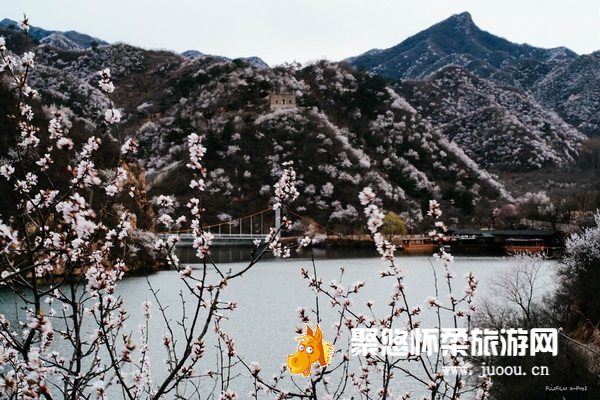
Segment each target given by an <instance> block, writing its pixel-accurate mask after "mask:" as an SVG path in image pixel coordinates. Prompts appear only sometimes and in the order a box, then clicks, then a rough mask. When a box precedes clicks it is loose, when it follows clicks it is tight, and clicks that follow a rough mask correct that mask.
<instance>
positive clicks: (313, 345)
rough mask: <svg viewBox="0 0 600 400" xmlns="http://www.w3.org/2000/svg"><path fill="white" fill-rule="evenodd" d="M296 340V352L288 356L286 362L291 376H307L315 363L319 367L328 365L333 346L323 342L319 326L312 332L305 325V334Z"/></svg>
mask: <svg viewBox="0 0 600 400" xmlns="http://www.w3.org/2000/svg"><path fill="white" fill-rule="evenodd" d="M296 340H299V341H300V344H299V345H298V351H297V352H296V353H295V354H292V355H289V356H288V361H287V366H288V369H289V370H290V372H291V373H292V374H302V375H304V376H309V375H310V369H311V367H312V365H313V363H315V362H318V363H319V365H320V366H321V367H324V366H326V365H329V362H330V361H331V356H332V355H333V345H332V344H331V343H329V342H326V341H325V340H323V332H321V327H319V324H317V325H316V327H315V330H314V331H313V330H312V329H311V328H310V326H308V324H306V333H305V334H304V336H300V337H297V338H296Z"/></svg>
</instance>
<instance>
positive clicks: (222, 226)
mask: <svg viewBox="0 0 600 400" xmlns="http://www.w3.org/2000/svg"><path fill="white" fill-rule="evenodd" d="M284 212H285V213H286V214H290V215H293V216H294V217H297V218H300V219H303V220H306V221H308V222H309V223H310V224H313V225H316V226H317V227H319V228H321V229H324V230H326V232H333V231H331V229H329V228H327V227H325V226H323V225H320V224H319V223H317V222H315V221H313V220H312V219H310V218H306V217H304V216H302V215H300V214H297V213H295V212H293V211H291V210H289V209H285V210H284ZM280 226H281V209H280V208H279V209H273V208H267V209H265V210H262V211H258V212H255V213H253V214H250V215H246V216H244V217H241V218H235V219H230V220H227V221H223V222H220V223H217V224H213V225H208V226H204V227H203V229H202V230H203V231H205V232H206V231H207V232H210V233H212V234H213V236H214V238H213V246H243V245H252V244H254V241H255V240H258V239H261V240H262V239H264V238H265V236H266V235H267V234H268V233H269V232H270V229H271V227H274V228H275V229H279V228H280ZM333 233H335V232H333ZM173 234H175V235H178V236H179V242H177V245H176V247H191V246H192V244H193V241H194V234H193V233H192V230H191V229H187V230H180V231H170V232H163V234H162V235H164V236H166V235H173ZM290 238H291V237H288V239H290Z"/></svg>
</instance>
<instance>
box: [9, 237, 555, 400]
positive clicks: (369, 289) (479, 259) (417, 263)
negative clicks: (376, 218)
mask: <svg viewBox="0 0 600 400" xmlns="http://www.w3.org/2000/svg"><path fill="white" fill-rule="evenodd" d="M213 251H214V252H215V254H214V256H215V258H216V259H219V260H220V261H219V267H220V268H221V269H222V270H228V269H231V270H233V271H236V270H240V269H242V268H243V267H244V266H245V265H246V263H243V262H240V261H239V260H240V259H243V258H246V255H247V254H248V253H249V249H248V248H232V249H224V248H221V249H219V248H215V249H213ZM180 253H181V254H180V256H181V258H182V260H183V262H188V263H189V265H191V266H192V268H193V269H194V271H195V274H196V273H199V272H200V271H199V270H200V268H201V267H202V265H201V264H198V263H197V261H195V260H194V259H193V258H192V257H191V256H190V253H189V252H188V251H187V250H186V249H181V251H180ZM191 254H193V253H191ZM311 257H314V263H315V267H316V270H317V274H318V276H319V277H320V278H322V279H323V281H324V282H325V283H328V282H329V281H331V280H336V281H337V282H340V267H344V274H343V278H342V281H341V283H342V284H343V285H345V286H346V287H348V286H350V285H352V284H353V283H355V282H357V281H363V282H365V283H366V284H365V286H364V287H363V288H362V290H361V291H360V293H359V294H358V295H357V296H355V298H354V306H355V307H356V309H357V310H358V311H360V312H366V311H368V310H367V307H366V306H365V303H366V302H367V301H371V302H373V303H374V307H373V308H374V310H375V312H376V313H377V314H379V315H384V314H383V313H384V312H385V311H386V310H387V304H388V302H389V300H390V293H391V292H392V289H393V286H394V284H395V280H393V279H390V278H385V279H383V278H381V277H380V275H379V272H380V271H382V270H384V269H386V268H387V266H388V265H389V263H388V262H385V261H382V260H380V259H379V258H378V256H377V255H376V253H375V252H374V251H373V250H371V249H368V248H365V249H327V250H324V249H314V250H309V251H304V252H303V253H301V254H296V255H294V257H293V258H291V259H286V260H282V259H274V258H272V257H269V258H268V259H265V260H263V261H262V262H260V263H258V264H257V265H256V266H254V267H253V268H252V269H251V270H250V271H248V272H247V273H245V274H244V276H243V277H241V278H237V279H234V280H232V281H231V282H230V284H229V285H228V287H227V289H226V291H225V292H224V293H223V294H222V295H221V300H224V301H235V302H236V303H237V305H238V307H237V309H236V310H235V311H232V312H229V311H226V312H224V315H225V316H226V317H227V320H224V321H223V322H222V328H223V330H224V331H225V332H226V333H227V334H229V335H230V336H231V337H233V338H234V340H235V344H236V350H237V353H238V354H239V355H240V356H242V357H243V358H244V360H246V362H248V363H250V362H258V363H259V364H260V366H261V368H262V370H263V373H264V376H265V377H267V378H269V377H271V375H272V374H274V373H276V372H277V371H278V369H279V368H280V366H281V364H283V363H285V362H286V360H287V355H288V354H292V353H294V352H295V350H296V347H297V341H296V340H294V338H295V337H297V336H298V335H297V333H296V328H298V327H301V326H302V323H301V322H300V319H299V317H298V308H299V307H303V308H305V309H306V310H307V311H308V312H310V310H312V309H315V304H316V303H315V294H314V292H313V291H312V290H311V289H310V288H308V286H307V281H306V280H305V279H303V277H302V276H301V274H300V270H301V268H304V269H306V270H309V271H311V274H312V271H313V262H312V260H311ZM246 259H247V258H246ZM396 265H397V266H399V267H400V268H401V269H402V271H403V273H404V277H405V279H404V284H405V287H406V297H407V300H408V302H409V305H410V306H411V308H412V307H413V306H419V305H420V306H421V307H422V308H423V309H424V310H427V309H429V307H428V306H427V301H426V299H427V297H428V296H433V295H434V294H435V292H436V284H435V278H434V271H435V274H436V275H437V277H438V280H439V282H438V285H437V286H438V287H437V289H438V290H439V291H440V294H439V298H440V301H441V302H442V303H444V302H445V303H446V304H448V303H449V301H448V290H447V286H446V283H445V280H443V276H444V273H443V267H442V266H441V265H440V264H439V263H438V262H437V261H436V260H435V259H434V258H433V257H431V256H427V255H410V256H399V257H398V258H397V260H396ZM554 265H555V262H553V261H546V262H544V279H543V281H541V282H540V288H539V292H540V293H542V292H543V291H546V290H548V289H549V288H550V287H551V285H549V284H550V283H552V278H551V276H552V272H553V267H554ZM211 270H212V269H211ZM450 270H451V271H452V272H453V274H454V276H455V279H454V281H455V283H454V289H453V292H454V293H462V290H463V289H464V287H465V283H466V280H465V279H463V277H464V276H465V275H467V274H468V273H469V272H472V273H473V274H474V275H475V277H476V278H477V279H478V280H479V282H480V285H479V287H478V297H479V298H480V299H483V298H486V297H487V296H490V295H491V294H492V293H493V292H494V290H493V289H494V288H493V283H492V278H493V277H494V276H497V275H499V274H503V275H506V271H507V260H506V259H505V258H502V257H489V256H457V257H456V258H455V262H454V263H453V264H452V265H451V267H450ZM503 271H504V272H503ZM212 273H213V278H214V281H215V282H216V281H217V278H216V273H214V270H212ZM209 275H210V273H209ZM148 282H149V283H150V285H152V287H153V288H154V290H157V291H158V295H159V298H160V301H161V303H162V304H163V306H168V309H167V315H168V318H171V319H172V320H173V321H176V320H178V319H180V318H181V315H182V309H181V306H180V304H181V298H180V292H181V289H182V285H181V281H180V280H179V276H178V273H177V272H176V271H173V270H166V271H159V272H156V273H153V274H150V275H148V276H147V277H145V276H127V277H125V278H124V279H123V280H122V281H121V282H120V283H119V285H118V293H119V294H120V295H121V296H122V297H123V298H124V300H125V304H127V305H128V306H127V307H128V309H129V310H130V319H129V320H128V322H127V326H128V330H129V331H133V332H137V327H138V325H139V324H141V323H142V322H143V319H142V302H143V301H144V300H149V301H150V302H151V303H152V304H153V305H154V307H153V312H152V314H153V317H152V319H151V320H150V357H151V360H154V361H153V362H152V372H153V374H156V376H155V379H154V380H155V382H156V381H158V380H159V379H157V378H160V376H161V375H164V367H163V364H162V362H163V361H162V360H163V359H164V358H165V354H164V348H163V347H162V344H161V343H162V332H163V331H164V327H163V326H162V323H161V322H162V321H161V318H160V314H159V313H158V310H157V308H156V301H155V299H154V298H153V297H152V295H151V293H150V292H149V289H148ZM0 294H2V298H1V299H2V300H1V301H2V310H3V312H5V311H6V310H8V309H9V308H10V307H7V305H9V304H10V302H11V297H10V296H9V295H8V293H7V292H3V293H0ZM186 297H187V296H184V298H186ZM319 308H320V314H321V327H322V329H323V334H324V338H325V339H326V340H329V341H332V340H333V339H334V337H332V336H333V335H334V328H333V327H332V326H333V324H334V323H335V322H336V321H337V319H338V315H337V313H336V311H335V310H334V309H332V308H331V307H330V305H329V301H328V300H327V299H325V298H323V297H322V298H321V299H320V302H319ZM8 312H10V311H8ZM420 320H421V321H422V327H423V328H435V327H437V325H438V323H437V318H436V315H435V313H432V312H426V313H424V314H423V315H422V317H421V318H420ZM315 321H316V320H315V319H314V318H313V317H311V325H314V323H315ZM444 323H448V325H447V327H451V325H449V321H448V320H446V322H442V324H444ZM442 327H445V326H442ZM215 344H216V343H215V342H212V343H211V342H208V343H207V351H206V356H205V357H204V360H202V362H201V363H200V365H201V367H200V368H198V370H199V372H205V371H206V370H214V369H216V362H217V359H218V350H217V349H216V347H214V346H215ZM203 379H205V384H206V386H205V387H211V388H212V384H209V383H211V382H206V379H208V378H203ZM294 379H295V381H296V382H303V381H304V380H305V379H306V378H303V377H296V378H294ZM203 385H204V384H203ZM303 386H304V385H302V387H303ZM232 388H233V389H234V390H236V391H237V392H238V393H239V394H240V396H241V397H240V398H247V393H248V391H249V390H250V389H251V381H250V379H249V378H236V379H235V380H234V381H233V383H232ZM422 388H423V386H422V385H421V384H417V383H416V382H415V381H414V380H406V379H404V378H399V379H398V380H397V387H396V388H395V390H397V391H398V392H397V393H394V394H395V395H396V396H398V395H399V394H404V393H405V392H406V391H412V392H413V395H416V394H418V393H419V392H420V391H421V390H422ZM347 390H349V391H350V392H352V391H353V389H352V388H348V389H347ZM206 395H207V393H203V394H202V397H194V398H207V397H206Z"/></svg>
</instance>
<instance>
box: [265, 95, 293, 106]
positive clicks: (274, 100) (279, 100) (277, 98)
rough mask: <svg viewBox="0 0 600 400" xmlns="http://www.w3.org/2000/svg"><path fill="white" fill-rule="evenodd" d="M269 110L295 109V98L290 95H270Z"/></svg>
mask: <svg viewBox="0 0 600 400" xmlns="http://www.w3.org/2000/svg"><path fill="white" fill-rule="evenodd" d="M270 99H271V110H275V109H279V108H296V96H295V95H294V94H292V93H271V97H270Z"/></svg>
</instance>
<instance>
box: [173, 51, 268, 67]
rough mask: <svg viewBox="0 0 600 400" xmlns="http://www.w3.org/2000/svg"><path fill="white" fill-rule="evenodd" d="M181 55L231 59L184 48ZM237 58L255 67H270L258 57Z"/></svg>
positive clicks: (196, 57) (192, 57) (193, 57)
mask: <svg viewBox="0 0 600 400" xmlns="http://www.w3.org/2000/svg"><path fill="white" fill-rule="evenodd" d="M181 55H182V56H185V57H188V58H191V59H198V58H204V57H212V58H215V59H218V60H223V61H231V58H227V57H222V56H215V55H210V54H204V53H201V52H199V51H198V50H186V51H184V52H183V53H181ZM239 59H240V60H242V61H244V62H247V63H248V64H251V65H253V66H255V67H257V68H270V67H269V64H267V63H266V62H264V61H263V60H262V59H261V58H260V57H240V58H239Z"/></svg>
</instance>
